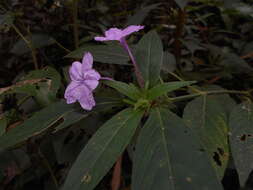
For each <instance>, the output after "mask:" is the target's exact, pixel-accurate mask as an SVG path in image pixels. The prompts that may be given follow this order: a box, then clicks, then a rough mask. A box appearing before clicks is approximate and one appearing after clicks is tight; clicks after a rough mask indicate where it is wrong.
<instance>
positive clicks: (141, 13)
mask: <svg viewBox="0 0 253 190" xmlns="http://www.w3.org/2000/svg"><path fill="white" fill-rule="evenodd" d="M159 5H160V3H156V4H152V5H149V6H146V7H142V8H139V9H137V11H136V13H135V14H134V15H132V16H130V17H129V18H128V19H127V24H126V25H127V26H129V25H139V24H142V22H143V21H144V19H145V18H146V17H147V15H148V13H149V12H150V11H152V10H153V9H155V8H156V7H158V6H159Z"/></svg>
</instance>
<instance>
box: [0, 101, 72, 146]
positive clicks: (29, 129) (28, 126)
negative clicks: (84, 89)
mask: <svg viewBox="0 0 253 190" xmlns="http://www.w3.org/2000/svg"><path fill="white" fill-rule="evenodd" d="M73 109H74V107H73V105H68V104H66V103H65V102H57V103H54V104H52V105H50V106H48V107H46V108H44V109H42V110H41V111H39V112H37V113H35V114H34V115H33V116H32V117H31V118H29V119H28V120H26V121H24V123H23V124H21V125H19V126H17V127H15V128H14V129H11V130H10V131H9V132H7V133H5V134H4V135H2V136H1V137H0V150H2V149H5V148H8V147H10V146H13V145H15V144H17V143H20V142H22V141H25V140H27V139H28V138H30V137H32V136H35V135H38V134H40V133H41V132H43V131H45V130H46V129H48V128H49V127H50V126H52V125H54V124H55V123H56V122H57V121H59V120H60V119H61V118H63V117H64V116H65V115H66V114H68V113H69V112H71V111H72V110H73Z"/></svg>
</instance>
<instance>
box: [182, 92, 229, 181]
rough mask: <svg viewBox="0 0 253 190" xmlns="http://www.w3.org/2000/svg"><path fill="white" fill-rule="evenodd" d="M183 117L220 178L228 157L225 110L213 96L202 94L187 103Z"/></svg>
mask: <svg viewBox="0 0 253 190" xmlns="http://www.w3.org/2000/svg"><path fill="white" fill-rule="evenodd" d="M183 118H184V120H185V122H186V124H187V126H189V127H190V128H192V129H193V130H194V131H195V132H196V134H198V136H199V138H200V140H201V142H202V144H203V146H204V149H205V151H207V152H208V154H209V159H210V161H211V162H212V165H213V167H214V168H215V169H216V173H217V177H218V178H219V179H220V180H221V179H222V178H223V175H224V172H225V169H226V167H227V163H228V159H229V148H228V136H227V135H228V126H227V125H228V124H227V123H228V118H227V113H226V111H225V110H224V108H223V107H222V106H221V105H220V104H219V103H218V102H217V101H215V99H214V98H212V97H209V96H203V97H199V98H196V99H194V100H193V101H191V102H190V103H188V104H187V106H186V107H185V110H184V117H183Z"/></svg>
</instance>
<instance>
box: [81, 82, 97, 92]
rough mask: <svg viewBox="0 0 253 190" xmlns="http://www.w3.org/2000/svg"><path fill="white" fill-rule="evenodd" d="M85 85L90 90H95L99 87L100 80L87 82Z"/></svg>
mask: <svg viewBox="0 0 253 190" xmlns="http://www.w3.org/2000/svg"><path fill="white" fill-rule="evenodd" d="M84 83H85V85H86V86H87V87H88V88H89V89H90V90H94V89H95V88H97V86H98V83H99V82H98V80H85V82H84Z"/></svg>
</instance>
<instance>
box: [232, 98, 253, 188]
mask: <svg viewBox="0 0 253 190" xmlns="http://www.w3.org/2000/svg"><path fill="white" fill-rule="evenodd" d="M229 127H230V146H231V152H232V155H233V159H234V163H235V166H236V169H237V172H238V175H239V180H240V184H241V186H244V185H245V182H246V180H247V179H248V176H249V174H250V172H251V171H252V170H253V151H252V146H253V138H252V137H253V104H252V103H246V102H245V103H242V104H239V105H237V106H236V107H235V108H234V109H233V111H232V113H231V115H230V118H229Z"/></svg>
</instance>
